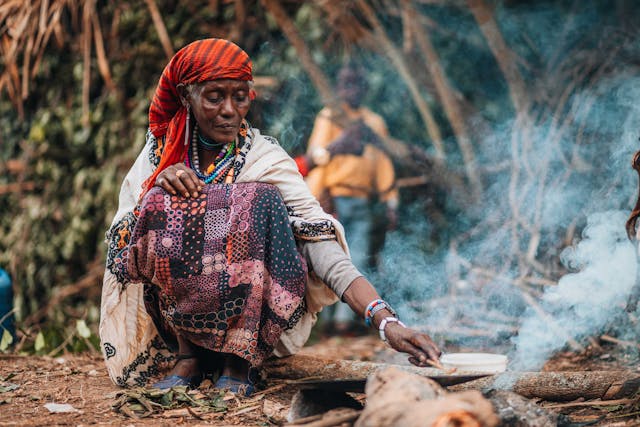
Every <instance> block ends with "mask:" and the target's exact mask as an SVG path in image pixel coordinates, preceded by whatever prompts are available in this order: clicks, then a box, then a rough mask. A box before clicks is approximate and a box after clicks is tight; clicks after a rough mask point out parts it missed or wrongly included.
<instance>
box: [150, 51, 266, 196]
mask: <svg viewBox="0 0 640 427" xmlns="http://www.w3.org/2000/svg"><path fill="white" fill-rule="evenodd" d="M217 79H235V80H244V81H251V80H253V77H252V75H251V59H249V55H247V53H246V52H245V51H244V50H242V49H241V48H240V47H238V46H237V45H236V44H234V43H232V42H230V41H228V40H223V39H213V38H212V39H204V40H198V41H195V42H193V43H191V44H189V45H187V46H185V47H183V48H182V49H180V50H179V51H178V52H177V53H176V54H175V55H174V56H173V58H171V61H169V64H168V65H167V66H166V67H165V69H164V71H163V72H162V76H161V77H160V82H159V83H158V87H157V88H156V92H155V94H154V95H153V99H152V100H151V107H150V108H149V129H150V130H151V133H153V135H154V136H155V137H156V138H158V139H160V138H162V137H163V136H164V138H165V140H164V150H163V152H162V156H161V157H160V163H159V164H158V167H157V168H156V170H155V171H154V173H153V175H151V176H150V177H149V178H148V179H147V180H146V181H145V182H144V184H142V187H143V189H142V196H143V195H144V194H145V193H146V192H147V191H148V190H149V189H150V188H151V187H153V186H154V184H155V182H156V178H157V176H158V174H159V173H160V172H162V171H163V170H164V169H166V168H167V167H168V166H171V165H173V164H176V163H179V162H180V161H182V159H183V158H184V156H185V153H186V151H187V147H186V146H185V145H184V144H183V143H182V141H183V140H184V134H185V132H186V131H187V130H186V129H185V127H186V126H185V124H186V118H187V111H188V110H187V108H186V106H184V105H182V103H181V102H180V95H179V93H178V89H177V86H178V85H179V84H180V83H182V84H185V85H189V84H193V83H202V82H206V81H210V80H217ZM249 96H250V98H251V99H253V98H255V92H254V91H253V90H251V92H250V93H249ZM142 196H140V197H142Z"/></svg>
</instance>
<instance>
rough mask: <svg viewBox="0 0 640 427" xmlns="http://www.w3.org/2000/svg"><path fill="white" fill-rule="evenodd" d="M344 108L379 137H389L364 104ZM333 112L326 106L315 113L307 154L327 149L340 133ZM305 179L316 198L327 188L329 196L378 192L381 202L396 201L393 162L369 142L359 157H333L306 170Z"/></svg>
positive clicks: (379, 118)
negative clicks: (307, 172) (352, 107)
mask: <svg viewBox="0 0 640 427" xmlns="http://www.w3.org/2000/svg"><path fill="white" fill-rule="evenodd" d="M345 109H346V110H347V115H348V117H349V118H350V119H352V120H357V119H362V120H363V121H364V123H365V124H366V125H367V126H369V127H370V128H371V130H373V131H374V132H375V133H376V134H378V135H380V137H382V138H386V137H388V135H389V131H388V130H387V126H386V124H385V122H384V119H383V118H382V117H380V116H379V115H378V114H376V113H374V112H373V111H371V110H369V109H368V108H366V107H360V108H358V109H356V110H351V109H348V107H345ZM332 114H333V113H332V111H331V110H330V109H329V108H327V107H326V108H323V109H322V110H321V111H320V112H319V113H318V115H317V117H316V120H315V123H314V125H313V130H312V132H311V136H310V137H309V146H308V147H307V153H309V154H310V153H311V152H312V151H313V149H315V148H326V147H327V146H328V145H329V144H330V143H331V142H333V141H334V140H335V139H336V138H337V137H338V136H340V134H341V133H342V127H340V126H338V125H337V124H336V123H335V122H334V121H332V120H331V116H332ZM306 181H307V185H308V186H309V188H310V189H311V193H312V194H313V195H314V196H315V197H316V198H320V196H321V195H322V193H323V192H324V190H325V189H327V190H328V191H329V194H331V196H332V197H340V196H343V197H359V198H368V197H369V196H370V195H372V194H378V196H379V198H380V200H382V201H384V202H391V203H394V204H396V205H397V201H398V190H397V189H396V188H395V172H394V170H393V163H392V162H391V159H389V157H388V156H387V155H386V154H385V153H384V152H383V151H382V150H380V149H379V148H376V147H374V146H373V145H371V144H367V145H366V146H365V149H364V152H363V153H362V155H360V156H355V155H351V154H340V155H336V156H334V157H333V158H332V159H331V160H330V161H329V163H327V164H326V165H324V166H318V167H316V168H315V169H313V170H312V171H311V172H309V175H308V176H307V178H306Z"/></svg>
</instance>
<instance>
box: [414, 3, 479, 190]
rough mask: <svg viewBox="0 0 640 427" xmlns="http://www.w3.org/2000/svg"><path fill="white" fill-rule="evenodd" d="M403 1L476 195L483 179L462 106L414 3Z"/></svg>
mask: <svg viewBox="0 0 640 427" xmlns="http://www.w3.org/2000/svg"><path fill="white" fill-rule="evenodd" d="M402 4H403V8H404V10H406V13H405V16H406V20H407V25H406V26H407V27H409V28H410V30H411V31H409V33H411V34H415V37H416V40H417V42H418V47H419V48H420V52H421V53H422V55H423V56H424V59H425V61H426V66H427V69H428V70H429V74H431V78H432V79H433V83H434V85H435V88H436V92H438V96H439V97H440V101H441V102H442V107H443V109H444V112H445V114H446V115H447V118H448V119H449V123H451V128H452V129H453V133H454V134H455V136H456V141H457V142H458V147H459V148H460V152H461V153H462V159H463V161H464V168H465V171H466V174H467V178H468V179H469V184H470V185H471V188H472V189H473V193H474V195H475V196H476V198H479V197H480V195H481V193H482V182H481V181H480V177H479V176H478V171H477V170H476V164H475V161H476V159H475V154H474V152H473V145H472V144H471V140H470V138H469V132H468V131H467V126H466V125H465V121H464V117H463V116H462V109H461V108H460V105H459V104H458V101H457V100H456V98H455V96H454V94H453V92H452V90H451V87H449V83H448V82H447V77H446V76H445V73H444V70H443V69H442V66H441V65H440V57H439V56H438V52H436V50H435V48H434V47H433V44H432V43H431V38H430V37H429V34H428V33H427V32H426V31H425V30H424V29H423V27H422V26H421V25H420V23H419V22H418V16H419V15H418V11H417V10H416V9H415V8H414V7H413V5H412V4H411V2H410V1H409V0H404V1H403V3H402Z"/></svg>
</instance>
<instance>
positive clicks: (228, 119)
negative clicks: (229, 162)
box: [187, 79, 251, 143]
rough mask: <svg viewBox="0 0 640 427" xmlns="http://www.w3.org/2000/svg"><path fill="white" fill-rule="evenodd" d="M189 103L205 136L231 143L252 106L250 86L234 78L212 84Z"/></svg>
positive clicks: (189, 96)
mask: <svg viewBox="0 0 640 427" xmlns="http://www.w3.org/2000/svg"><path fill="white" fill-rule="evenodd" d="M198 89H201V91H200V90H198ZM198 92H200V93H199V94H198ZM187 101H188V102H189V103H190V104H191V111H192V112H193V116H194V117H195V119H196V121H197V122H198V126H199V128H200V134H201V135H204V136H206V137H207V138H210V139H213V140H214V141H216V142H221V143H227V142H231V141H233V140H234V139H235V137H236V135H237V134H238V130H239V129H240V124H241V123H242V120H243V119H244V118H245V116H246V115H247V113H248V112H249V107H250V106H251V99H250V98H249V83H248V82H245V81H242V80H232V79H220V80H212V81H208V82H205V83H203V84H202V87H201V88H196V89H195V90H194V91H193V92H192V93H191V94H189V95H188V96H187Z"/></svg>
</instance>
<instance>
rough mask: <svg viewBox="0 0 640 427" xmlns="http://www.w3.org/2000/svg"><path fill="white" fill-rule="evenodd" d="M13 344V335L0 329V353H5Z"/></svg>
mask: <svg viewBox="0 0 640 427" xmlns="http://www.w3.org/2000/svg"><path fill="white" fill-rule="evenodd" d="M11 344H13V335H11V332H9V331H7V330H6V329H5V328H2V339H0V351H6V350H7V349H8V348H9V346H10V345H11Z"/></svg>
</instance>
